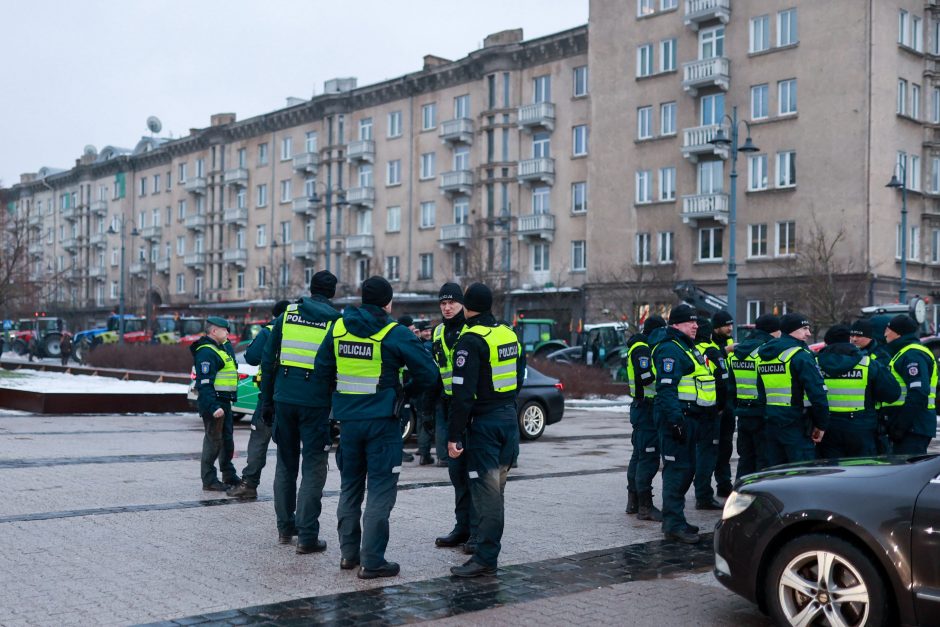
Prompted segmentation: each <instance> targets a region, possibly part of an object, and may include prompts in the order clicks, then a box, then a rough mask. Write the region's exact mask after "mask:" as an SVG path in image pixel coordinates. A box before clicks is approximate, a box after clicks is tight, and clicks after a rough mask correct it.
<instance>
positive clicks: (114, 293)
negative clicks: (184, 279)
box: [110, 274, 182, 300]
mask: <svg viewBox="0 0 940 627" xmlns="http://www.w3.org/2000/svg"><path fill="white" fill-rule="evenodd" d="M176 276H177V277H180V276H182V275H179V274H178V275H176ZM177 292H179V289H177ZM110 296H111V300H114V299H115V298H117V297H118V282H117V281H111V294H110Z"/></svg>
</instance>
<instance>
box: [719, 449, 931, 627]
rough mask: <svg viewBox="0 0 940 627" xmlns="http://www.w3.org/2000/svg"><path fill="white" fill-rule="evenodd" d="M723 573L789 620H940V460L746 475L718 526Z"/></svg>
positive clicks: (848, 463) (848, 462) (884, 460)
mask: <svg viewBox="0 0 940 627" xmlns="http://www.w3.org/2000/svg"><path fill="white" fill-rule="evenodd" d="M714 573H715V577H716V578H717V579H718V581H720V582H721V583H722V584H724V585H725V586H726V587H728V588H729V589H730V590H732V591H733V592H735V593H737V594H740V595H741V596H743V597H745V598H747V599H749V600H751V601H752V602H754V603H757V604H758V605H759V606H760V608H761V610H762V611H764V612H766V613H768V614H770V616H771V617H772V618H773V620H774V621H775V623H777V624H780V625H833V626H840V627H841V626H848V627H861V626H863V625H864V626H873V625H940V456H937V455H921V456H916V457H877V458H870V459H868V458H866V459H842V460H820V461H816V462H808V463H804V464H790V465H785V466H777V467H774V468H771V469H768V470H766V471H764V472H760V473H756V474H753V475H748V476H746V477H744V478H743V479H742V480H741V482H739V483H738V485H737V486H736V487H735V491H734V492H733V493H732V494H731V496H730V497H728V500H727V502H726V503H725V507H724V511H723V512H722V519H721V522H719V523H718V526H717V527H716V528H715V571H714Z"/></svg>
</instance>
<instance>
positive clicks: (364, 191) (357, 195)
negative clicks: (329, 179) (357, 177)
mask: <svg viewBox="0 0 940 627" xmlns="http://www.w3.org/2000/svg"><path fill="white" fill-rule="evenodd" d="M346 202H348V203H349V204H350V205H358V206H360V207H368V208H369V209H371V208H372V207H374V206H375V188H374V187H351V188H349V189H348V190H346Z"/></svg>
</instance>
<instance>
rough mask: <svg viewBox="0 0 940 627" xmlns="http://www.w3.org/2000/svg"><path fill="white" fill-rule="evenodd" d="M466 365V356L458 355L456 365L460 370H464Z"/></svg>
mask: <svg viewBox="0 0 940 627" xmlns="http://www.w3.org/2000/svg"><path fill="white" fill-rule="evenodd" d="M465 363H467V356H466V355H458V356H457V358H456V359H455V360H454V365H455V366H457V367H458V368H463V365H464V364H465Z"/></svg>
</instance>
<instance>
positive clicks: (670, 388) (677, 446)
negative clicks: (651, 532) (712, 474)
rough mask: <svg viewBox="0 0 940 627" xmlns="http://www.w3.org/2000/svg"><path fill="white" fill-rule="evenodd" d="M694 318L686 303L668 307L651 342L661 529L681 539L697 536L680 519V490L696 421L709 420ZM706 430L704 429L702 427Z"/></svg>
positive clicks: (690, 471)
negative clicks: (661, 332) (660, 333)
mask: <svg viewBox="0 0 940 627" xmlns="http://www.w3.org/2000/svg"><path fill="white" fill-rule="evenodd" d="M696 331H698V318H697V317H696V315H695V310H694V309H692V307H690V306H689V305H686V304H684V303H683V304H681V305H677V306H675V307H673V308H672V311H671V312H670V313H669V327H668V328H667V329H666V335H665V337H664V338H663V340H662V341H661V342H659V343H658V344H657V345H656V346H655V347H654V348H653V367H654V371H655V373H656V398H655V400H654V401H653V417H654V419H655V421H656V426H657V429H658V430H659V450H660V452H661V453H662V456H663V534H664V535H665V536H666V539H667V540H676V541H678V542H684V543H686V544H695V543H697V542H698V541H699V536H698V527H695V526H694V525H690V524H689V523H688V522H687V521H686V519H685V511H684V510H685V493H686V492H688V490H689V486H690V485H692V478H693V476H694V474H695V450H696V445H697V444H698V443H699V441H700V439H701V438H702V435H701V432H702V431H703V429H702V426H703V425H706V427H707V424H706V423H709V422H711V421H714V420H715V417H714V416H715V405H716V403H717V401H718V399H717V392H716V390H715V377H714V375H713V374H712V373H711V370H710V369H709V367H708V364H707V363H706V360H705V356H704V355H703V354H702V353H701V352H700V351H699V350H698V349H697V348H695V334H696ZM705 431H706V432H707V431H709V429H707V428H706V429H705Z"/></svg>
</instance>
